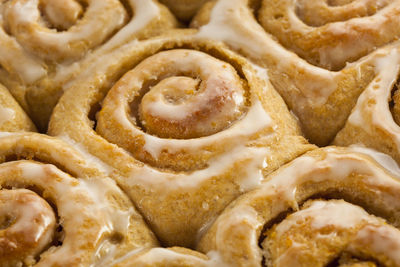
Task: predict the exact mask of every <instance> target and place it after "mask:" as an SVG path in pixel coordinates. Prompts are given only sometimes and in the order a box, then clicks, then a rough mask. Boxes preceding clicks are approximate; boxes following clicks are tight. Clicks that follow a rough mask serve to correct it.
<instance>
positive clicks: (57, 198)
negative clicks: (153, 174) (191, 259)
mask: <svg viewBox="0 0 400 267" xmlns="http://www.w3.org/2000/svg"><path fill="white" fill-rule="evenodd" d="M0 162H1V163H0V188H1V190H0V265H1V266H91V265H96V266H100V265H101V266H107V264H108V263H110V262H112V261H113V260H115V259H116V258H119V257H122V256H123V255H125V254H126V253H127V252H129V251H132V250H135V249H143V248H149V247H152V246H157V245H158V242H157V240H156V239H155V237H154V235H153V234H152V232H151V231H150V230H149V229H148V228H147V226H146V224H145V223H144V221H143V219H142V217H141V216H140V215H139V214H138V213H137V212H136V209H135V208H134V206H133V205H132V203H131V202H130V200H129V199H128V197H127V196H126V195H125V194H124V193H123V192H122V191H121V190H120V189H119V188H118V186H116V184H115V182H114V181H113V180H112V179H110V178H107V177H106V176H105V175H106V174H107V173H108V172H109V171H110V170H109V168H108V167H107V166H106V165H104V164H101V163H100V161H99V160H98V159H95V158H94V157H93V156H90V155H89V154H88V153H85V151H84V150H83V149H82V148H80V147H79V146H77V148H74V147H72V146H70V145H68V144H67V143H66V142H64V141H61V140H58V139H56V138H52V137H48V136H45V135H40V134H36V133H3V134H1V137H0Z"/></svg>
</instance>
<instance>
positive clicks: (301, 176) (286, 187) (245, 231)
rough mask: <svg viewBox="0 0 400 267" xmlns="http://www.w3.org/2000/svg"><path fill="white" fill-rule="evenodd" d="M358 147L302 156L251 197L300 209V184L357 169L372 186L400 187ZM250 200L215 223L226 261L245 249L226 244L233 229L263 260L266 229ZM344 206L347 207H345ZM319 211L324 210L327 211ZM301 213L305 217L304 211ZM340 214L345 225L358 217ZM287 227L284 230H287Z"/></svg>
mask: <svg viewBox="0 0 400 267" xmlns="http://www.w3.org/2000/svg"><path fill="white" fill-rule="evenodd" d="M355 150H357V153H351V152H348V151H347V152H346V153H344V152H343V151H341V150H340V149H336V148H334V147H331V148H325V151H326V154H325V155H324V158H323V159H317V158H314V157H311V156H302V157H300V158H297V159H295V160H294V161H293V162H291V163H290V164H289V165H288V166H287V167H285V168H282V169H281V170H279V171H277V172H276V173H275V174H274V175H272V176H271V177H270V179H269V180H268V181H266V182H265V183H264V184H262V186H261V187H260V188H259V189H257V190H255V191H253V192H252V193H251V199H255V200H260V201H261V199H271V201H272V200H275V201H274V202H273V203H274V204H273V207H272V208H271V210H273V212H276V211H285V210H287V207H288V205H289V206H291V207H292V209H293V210H295V211H296V210H299V206H298V203H297V201H296V194H297V188H298V186H300V185H304V184H307V183H318V182H325V181H335V182H340V181H343V180H345V179H348V177H349V176H350V175H351V174H353V173H358V174H360V175H363V177H364V178H363V182H365V183H366V184H370V185H371V186H372V185H373V186H379V188H383V187H384V188H391V189H393V190H400V183H399V182H398V180H396V179H393V178H392V177H391V176H389V175H388V172H387V171H386V170H385V169H383V168H380V167H378V166H376V165H374V164H371V161H367V160H366V157H365V156H366V155H367V156H368V157H370V156H369V155H370V154H371V153H369V151H368V154H360V153H359V152H361V150H360V149H355ZM278 199H279V201H278ZM380 201H382V202H384V203H387V205H391V204H392V203H395V202H396V200H395V199H394V198H393V197H392V196H391V195H390V194H385V196H383V195H382V196H381V199H380ZM246 203H247V202H246V199H242V201H241V202H238V203H236V205H235V206H234V208H232V209H228V210H227V211H225V212H224V213H223V214H222V215H221V216H220V217H219V218H218V219H217V221H216V223H215V224H214V226H213V229H215V230H216V233H215V248H216V249H217V251H219V253H221V252H223V254H220V256H221V257H222V258H223V260H224V261H227V262H230V261H231V260H232V259H230V257H231V256H227V257H228V258H226V257H225V256H226V255H230V254H229V253H235V254H236V253H242V252H239V250H237V249H236V248H232V249H228V248H227V247H226V242H229V240H226V238H227V237H229V236H232V233H234V236H235V238H236V237H240V240H243V238H245V241H243V244H246V245H245V247H246V258H247V259H248V262H261V260H262V255H261V251H260V249H259V246H258V237H259V235H260V233H261V231H262V229H263V224H264V222H263V219H262V218H261V217H260V215H259V214H258V212H257V211H256V210H255V209H254V208H253V207H251V206H250V205H248V204H246ZM256 203H259V202H256ZM340 210H341V211H343V210H342V209H340ZM278 213H279V212H278ZM319 213H321V214H323V213H324V212H319ZM350 213H353V212H350ZM359 213H360V212H358V211H356V212H355V213H354V214H359ZM296 216H297V215H296ZM298 216H299V217H302V216H301V215H298ZM317 217H318V216H317ZM339 217H340V218H341V221H340V222H338V223H337V224H343V226H345V225H346V224H348V223H351V222H352V221H353V219H354V218H355V216H350V218H344V219H343V218H342V215H341V216H339ZM336 221H337V220H333V219H329V220H324V219H321V220H319V219H318V218H317V219H316V221H315V223H314V226H315V227H322V226H321V225H323V224H324V222H327V223H335V222H336ZM281 227H283V228H284V230H285V229H286V228H285V226H281ZM378 229H380V228H379V227H378V228H377V231H378V232H379V231H380V230H378ZM382 229H383V228H382ZM284 230H282V231H281V232H284ZM382 231H383V232H380V233H377V234H376V236H377V237H376V240H382V238H379V235H381V236H383V235H384V234H385V231H387V230H382ZM397 231H398V230H397ZM360 233H362V232H360ZM228 239H229V238H228ZM391 243H392V241H388V242H387V243H385V244H382V246H389V244H391ZM397 245H399V244H397ZM374 246H375V244H374ZM376 247H379V244H376ZM396 248H397V247H396ZM293 249H296V248H293ZM228 251H229V252H228ZM375 251H378V250H375ZM377 253H378V252H377ZM224 255H225V256H224ZM392 256H393V254H392ZM392 256H391V257H392ZM391 260H393V261H397V256H393V257H392V258H391Z"/></svg>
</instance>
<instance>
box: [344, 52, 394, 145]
mask: <svg viewBox="0 0 400 267" xmlns="http://www.w3.org/2000/svg"><path fill="white" fill-rule="evenodd" d="M375 66H376V73H377V75H376V77H375V79H374V80H373V81H372V82H371V83H370V84H369V86H368V87H367V88H366V89H365V91H364V92H363V93H362V94H361V95H360V97H359V98H358V100H357V104H356V106H355V107H354V109H353V111H352V113H351V115H350V116H349V119H348V122H349V123H350V124H352V125H356V126H358V127H361V128H363V129H364V130H365V131H367V132H370V133H371V132H374V131H375V129H376V128H378V129H380V130H383V131H385V132H386V133H387V134H388V135H389V136H390V138H391V139H392V140H393V141H394V142H395V143H396V144H397V150H400V128H399V126H398V125H397V124H396V122H395V121H394V120H393V117H392V114H391V113H390V109H389V103H388V101H389V99H390V97H391V90H392V88H393V86H394V84H395V82H396V80H397V77H398V75H399V70H400V52H399V50H398V48H392V49H391V50H389V52H387V54H386V55H385V54H384V55H381V56H380V57H378V58H377V59H376V60H375Z"/></svg>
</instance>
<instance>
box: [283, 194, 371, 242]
mask: <svg viewBox="0 0 400 267" xmlns="http://www.w3.org/2000/svg"><path fill="white" fill-rule="evenodd" d="M308 220H309V221H311V227H312V228H314V229H315V230H321V229H323V228H324V227H327V226H333V227H334V228H335V231H340V229H346V228H352V227H355V226H357V225H358V224H360V223H361V222H363V221H369V222H376V219H375V218H374V217H371V216H370V215H369V214H368V213H367V212H366V211H365V210H363V209H362V208H360V207H358V206H355V205H352V204H348V203H346V202H345V201H343V200H331V201H313V202H312V204H311V205H310V206H309V207H307V208H305V209H303V210H300V211H297V212H295V213H292V214H291V215H289V216H288V217H287V218H286V219H285V220H283V221H282V222H281V223H279V224H278V226H277V227H276V228H275V230H276V234H277V239H279V236H282V235H283V234H285V232H287V231H289V229H290V228H292V227H296V225H299V224H305V223H307V221H308ZM319 237H320V238H322V237H323V236H319ZM316 238H318V236H316Z"/></svg>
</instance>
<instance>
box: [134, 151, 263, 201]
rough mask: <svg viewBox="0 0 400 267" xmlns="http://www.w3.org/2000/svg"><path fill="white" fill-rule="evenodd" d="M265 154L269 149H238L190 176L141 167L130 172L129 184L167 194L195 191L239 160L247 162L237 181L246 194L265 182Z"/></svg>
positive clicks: (216, 159)
mask: <svg viewBox="0 0 400 267" xmlns="http://www.w3.org/2000/svg"><path fill="white" fill-rule="evenodd" d="M268 152H269V149H268V148H263V147H246V146H239V147H236V148H235V149H233V150H231V151H229V152H226V153H224V154H222V155H221V156H219V157H217V158H215V159H212V161H211V162H210V165H209V167H207V168H205V169H201V170H197V171H194V172H191V173H177V174H174V173H169V172H165V171H164V172H162V171H158V170H156V169H153V168H151V167H149V166H147V165H143V166H141V167H140V168H138V169H137V170H133V171H132V173H131V175H130V179H129V184H130V185H131V186H134V185H137V184H142V185H148V186H150V187H151V188H152V189H158V190H160V192H165V193H167V192H170V190H165V188H166V187H168V188H170V189H173V190H179V189H180V188H184V189H189V188H198V187H199V185H200V184H201V183H202V182H205V181H207V180H209V179H210V178H211V177H218V176H220V175H224V173H226V171H227V169H230V168H232V167H233V166H234V164H235V162H238V161H241V162H242V163H245V162H247V164H246V168H244V169H243V170H241V173H240V175H241V176H240V178H239V180H238V181H236V182H237V183H238V184H239V186H240V189H241V190H242V191H248V190H251V189H253V188H255V187H257V186H258V185H259V184H260V183H261V181H262V180H263V179H264V177H263V175H262V169H263V167H265V164H266V163H265V159H266V157H267V156H268ZM236 175H237V174H236ZM160 194H162V193H160Z"/></svg>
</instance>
